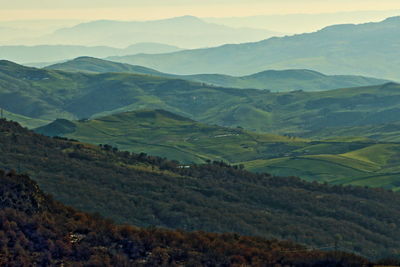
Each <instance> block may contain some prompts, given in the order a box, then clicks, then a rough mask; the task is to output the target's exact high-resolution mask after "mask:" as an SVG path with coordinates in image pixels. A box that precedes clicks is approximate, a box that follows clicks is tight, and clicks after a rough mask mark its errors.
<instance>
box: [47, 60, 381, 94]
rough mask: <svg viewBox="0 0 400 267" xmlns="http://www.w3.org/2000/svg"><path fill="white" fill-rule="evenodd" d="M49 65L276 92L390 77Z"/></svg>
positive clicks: (99, 64) (104, 64)
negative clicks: (184, 72)
mask: <svg viewBox="0 0 400 267" xmlns="http://www.w3.org/2000/svg"><path fill="white" fill-rule="evenodd" d="M46 69H53V70H62V71H73V72H91V73H105V72H126V73H134V74H146V75H155V76H159V77H166V78H177V79H184V80H190V81H195V82H201V83H207V84H210V85H214V86H222V87H229V88H242V89H248V88H252V89H267V90H270V91H274V92H286V91H295V90H303V91H324V90H331V89H338V88H348V87H357V86H367V85H378V84H384V83H387V82H388V81H387V80H381V79H374V78H368V77H362V76H351V75H334V76H329V75H324V74H322V73H318V72H315V71H311V70H282V71H274V70H269V71H263V72H260V73H256V74H252V75H249V76H243V77H234V76H229V75H221V74H199V75H173V74H168V73H162V72H159V71H156V70H153V69H149V68H145V67H141V66H134V65H129V64H124V63H116V62H112V61H107V60H102V59H97V58H90V57H80V58H76V59H74V60H71V61H67V62H64V63H60V64H55V65H51V66H47V67H46Z"/></svg>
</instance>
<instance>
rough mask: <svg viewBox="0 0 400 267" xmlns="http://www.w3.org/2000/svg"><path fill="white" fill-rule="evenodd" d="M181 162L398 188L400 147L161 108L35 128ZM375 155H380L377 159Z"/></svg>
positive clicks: (52, 133) (46, 133)
mask: <svg viewBox="0 0 400 267" xmlns="http://www.w3.org/2000/svg"><path fill="white" fill-rule="evenodd" d="M35 131H36V132H38V133H41V134H45V135H48V136H62V137H67V138H72V139H75V140H76V139H77V140H80V141H82V142H86V143H92V144H96V145H99V144H108V145H112V146H113V147H118V148H119V149H120V150H127V151H136V152H144V153H146V154H149V155H155V156H161V157H167V158H169V159H175V160H178V161H180V162H182V163H183V164H191V163H205V162H206V161H208V160H211V161H213V160H214V161H217V160H223V161H225V162H228V163H231V164H243V165H244V166H245V167H246V168H247V169H249V170H252V171H257V172H267V173H271V174H274V175H281V176H299V177H301V178H303V179H305V180H308V181H318V182H328V183H333V184H351V185H362V186H369V187H382V188H386V189H393V190H396V191H399V190H400V176H399V175H400V168H399V167H398V166H399V161H400V144H399V143H377V142H376V141H373V140H369V139H365V138H364V139H363V138H357V139H356V138H339V139H331V140H321V141H312V140H308V139H301V138H290V137H284V136H278V135H270V134H261V133H253V132H249V131H245V130H243V129H239V128H236V129H231V128H224V127H220V126H210V125H206V124H202V123H198V122H195V121H192V120H190V119H187V118H184V117H181V116H178V115H175V114H173V113H170V112H167V111H164V110H143V111H134V112H127V113H120V114H114V115H110V116H106V117H101V118H97V119H94V120H83V121H68V120H56V121H54V122H53V123H51V124H49V125H46V126H43V127H40V128H38V129H36V130H35ZM377 155H379V157H378V156H377Z"/></svg>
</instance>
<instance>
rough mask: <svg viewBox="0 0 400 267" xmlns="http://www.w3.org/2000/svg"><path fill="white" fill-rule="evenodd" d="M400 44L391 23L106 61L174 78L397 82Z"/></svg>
mask: <svg viewBox="0 0 400 267" xmlns="http://www.w3.org/2000/svg"><path fill="white" fill-rule="evenodd" d="M399 43H400V17H392V18H389V19H386V20H384V21H382V22H379V23H366V24H360V25H335V26H330V27H326V28H324V29H322V30H320V31H317V32H314V33H307V34H299V35H294V36H286V37H280V38H279V37H275V38H270V39H267V40H264V41H260V42H255V43H244V44H232V45H224V46H220V47H215V48H208V49H196V50H188V51H181V52H175V53H170V54H163V55H136V56H125V57H112V58H110V59H111V60H113V61H119V62H123V63H129V64H135V65H141V66H145V67H149V68H155V69H157V70H159V71H162V72H168V73H174V74H200V73H219V74H228V75H249V74H251V73H256V72H260V71H263V70H266V69H313V70H316V71H320V72H323V73H327V74H353V75H365V76H371V77H379V78H383V79H392V80H400V74H399V73H400V67H399V66H400V57H399V56H398V51H399V45H398V44H399Z"/></svg>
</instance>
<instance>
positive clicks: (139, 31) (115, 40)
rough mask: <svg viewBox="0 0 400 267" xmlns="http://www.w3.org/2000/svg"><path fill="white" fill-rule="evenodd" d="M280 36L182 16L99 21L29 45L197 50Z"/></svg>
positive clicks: (261, 30) (37, 40)
mask: <svg viewBox="0 0 400 267" xmlns="http://www.w3.org/2000/svg"><path fill="white" fill-rule="evenodd" d="M277 35H281V34H279V33H277V32H272V31H268V30H264V29H251V28H231V27H228V26H223V25H218V24H214V23H209V22H205V21H203V20H201V19H199V18H197V17H193V16H183V17H176V18H170V19H163V20H154V21H111V20H100V21H92V22H86V23H81V24H78V25H76V26H73V27H69V28H62V29H59V30H57V31H55V32H54V33H52V34H48V35H45V36H42V37H40V38H37V39H34V40H31V41H29V40H26V41H25V43H26V42H30V43H40V44H64V45H85V46H99V45H101V46H112V47H126V46H128V45H130V44H133V43H142V42H152V43H165V44H169V45H173V46H178V47H187V48H199V47H210V46H216V45H222V44H226V43H243V42H253V41H259V40H262V39H265V38H268V37H271V36H277Z"/></svg>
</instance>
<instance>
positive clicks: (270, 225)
mask: <svg viewBox="0 0 400 267" xmlns="http://www.w3.org/2000/svg"><path fill="white" fill-rule="evenodd" d="M0 144H1V146H0V152H1V153H0V168H2V169H6V170H10V169H15V170H17V171H18V172H23V173H26V174H28V175H30V176H31V177H32V178H33V179H34V180H35V181H36V182H37V183H38V185H39V186H40V187H41V188H42V189H43V190H44V192H46V193H51V194H52V195H53V196H54V197H55V199H57V200H59V201H61V202H63V203H64V204H67V205H72V206H73V207H75V208H78V209H80V210H83V211H88V212H98V213H100V214H101V215H103V216H105V217H108V218H112V219H114V220H115V221H116V223H129V224H132V225H136V226H151V225H152V226H161V227H167V228H174V229H176V228H180V229H184V230H189V231H192V230H204V231H212V232H237V233H241V234H246V235H257V236H262V237H264V238H268V239H271V238H280V239H289V240H294V241H296V242H298V243H303V244H308V245H311V246H314V247H328V248H331V249H332V248H334V247H335V245H334V244H335V243H336V244H337V246H339V247H340V248H341V249H342V250H346V251H347V250H349V251H353V252H355V253H357V254H360V255H365V256H368V257H370V258H379V257H389V256H395V255H398V253H397V251H398V249H399V248H400V243H399V240H398V238H397V237H398V236H399V234H400V233H399V228H398V227H396V225H398V224H400V221H399V220H400V214H399V210H398V205H399V202H400V195H399V194H398V193H395V192H392V191H388V190H384V189H368V188H364V187H355V186H338V185H335V186H329V185H324V184H318V183H309V182H305V181H302V180H300V179H298V178H294V177H291V178H287V177H274V176H270V175H267V174H254V173H250V172H247V171H245V170H242V169H240V168H238V167H233V166H229V165H227V164H225V163H222V162H220V161H218V162H212V163H209V164H205V165H198V164H197V165H190V167H189V168H181V167H180V166H181V165H180V164H179V163H177V162H174V161H169V160H166V159H162V158H158V157H149V156H146V155H145V154H143V153H141V154H135V153H129V152H126V151H118V149H116V148H113V147H111V146H107V145H102V146H94V145H88V144H85V143H81V142H77V141H71V140H66V139H63V138H49V137H46V136H43V135H39V134H35V133H33V132H31V131H29V130H27V129H24V128H22V127H20V126H19V125H18V124H16V123H12V122H7V121H4V120H1V121H0ZM359 157H361V155H360V156H359ZM14 188H16V189H21V187H14ZM4 189H5V187H3V186H2V187H1V190H4ZM2 200H3V199H2ZM28 203H29V202H27V203H26V204H28ZM57 214H60V213H57ZM81 216H83V215H81ZM69 218H71V216H70V217H69ZM72 218H76V219H78V218H79V217H72ZM80 218H82V217H80ZM83 218H84V217H83ZM67 225H69V226H70V227H72V226H74V225H76V224H73V223H69V224H67ZM84 229H85V228H84ZM84 229H83V230H82V232H79V233H80V234H87V233H88V232H87V231H84ZM98 232H99V233H101V231H98ZM106 232H107V233H109V231H106ZM91 240H97V239H91ZM219 247H220V246H219Z"/></svg>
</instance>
